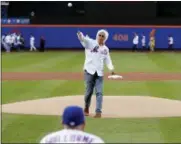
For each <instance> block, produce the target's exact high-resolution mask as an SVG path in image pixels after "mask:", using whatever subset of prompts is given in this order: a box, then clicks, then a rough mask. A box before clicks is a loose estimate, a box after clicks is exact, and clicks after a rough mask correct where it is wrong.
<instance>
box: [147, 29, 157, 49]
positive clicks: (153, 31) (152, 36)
mask: <svg viewBox="0 0 181 144" xmlns="http://www.w3.org/2000/svg"><path fill="white" fill-rule="evenodd" d="M155 32H156V29H152V31H151V32H150V42H149V48H150V51H152V52H153V51H154V50H155Z"/></svg>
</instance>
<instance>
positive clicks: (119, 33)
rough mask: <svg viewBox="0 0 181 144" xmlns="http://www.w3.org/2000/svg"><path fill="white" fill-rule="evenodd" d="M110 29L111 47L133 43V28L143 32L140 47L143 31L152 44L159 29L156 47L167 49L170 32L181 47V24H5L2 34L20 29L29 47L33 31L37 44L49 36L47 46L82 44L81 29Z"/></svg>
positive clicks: (139, 32) (74, 45)
mask: <svg viewBox="0 0 181 144" xmlns="http://www.w3.org/2000/svg"><path fill="white" fill-rule="evenodd" d="M102 28H104V29H107V30H108V32H109V39H108V41H107V45H108V47H110V48H116V49H121V48H124V49H125V48H127V49H130V48H131V47H132V39H133V32H136V33H138V35H139V36H140V40H139V47H141V34H142V33H143V32H144V33H145V35H146V41H147V42H146V43H147V45H148V40H149V33H150V31H151V30H152V29H153V28H155V29H156V48H159V49H165V48H167V47H168V35H169V34H172V35H173V37H174V42H175V44H174V48H176V49H181V26H124V25H107V26H105V25H98V26H95V25H2V34H5V33H8V32H13V31H19V32H20V33H22V35H23V37H24V38H25V43H26V47H29V37H30V34H33V35H34V36H35V39H36V40H35V41H36V44H35V45H36V46H37V47H38V46H39V39H40V36H44V37H45V39H46V48H58V49H61V48H67V49H69V48H71V49H72V48H80V47H81V44H80V42H79V40H78V39H77V35H76V33H77V31H78V30H80V31H82V32H83V33H84V34H85V35H86V34H88V35H89V36H90V37H92V38H95V35H96V33H97V30H99V29H102Z"/></svg>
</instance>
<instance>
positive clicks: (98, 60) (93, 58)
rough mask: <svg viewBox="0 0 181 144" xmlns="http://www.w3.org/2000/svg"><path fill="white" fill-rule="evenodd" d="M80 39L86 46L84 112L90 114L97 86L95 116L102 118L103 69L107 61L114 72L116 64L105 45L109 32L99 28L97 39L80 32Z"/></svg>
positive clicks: (112, 72)
mask: <svg viewBox="0 0 181 144" xmlns="http://www.w3.org/2000/svg"><path fill="white" fill-rule="evenodd" d="M77 35H78V39H79V40H80V42H81V44H82V45H83V46H84V48H85V63H84V77H85V83H86V92H85V98H84V100H85V109H84V114H85V115H86V116H89V107H90V104H91V97H92V94H93V91H94V88H95V93H96V110H95V112H96V114H95V116H94V117H95V118H100V117H101V113H102V102H103V70H104V63H106V65H107V67H108V69H109V70H110V71H111V74H114V66H113V64H112V60H111V58H110V55H109V49H108V47H107V46H106V45H105V42H106V40H107V39H108V36H109V34H108V32H107V31H106V30H103V29H101V30H99V31H98V32H97V35H96V40H94V39H91V38H89V37H88V36H86V37H85V36H84V35H83V33H82V32H78V33H77Z"/></svg>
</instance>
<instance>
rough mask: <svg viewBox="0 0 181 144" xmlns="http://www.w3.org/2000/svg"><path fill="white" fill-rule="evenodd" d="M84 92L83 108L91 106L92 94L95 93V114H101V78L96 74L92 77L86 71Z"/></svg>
mask: <svg viewBox="0 0 181 144" xmlns="http://www.w3.org/2000/svg"><path fill="white" fill-rule="evenodd" d="M84 77H85V83H86V92H85V97H84V100H85V108H89V107H90V104H91V98H92V94H93V92H94V88H95V93H96V110H95V111H96V113H102V101H103V92H102V91H103V77H102V76H98V75H97V72H96V73H95V74H94V75H91V74H89V73H88V72H87V71H86V70H85V72H84Z"/></svg>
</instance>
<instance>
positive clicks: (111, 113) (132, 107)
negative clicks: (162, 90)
mask: <svg viewBox="0 0 181 144" xmlns="http://www.w3.org/2000/svg"><path fill="white" fill-rule="evenodd" d="M69 105H79V106H82V107H83V106H84V97H83V96H65V97H54V98H46V99H38V100H30V101H23V102H16V103H10V104H4V105H2V112H6V113H17V114H36V115H58V116H60V115H61V114H62V112H63V109H64V108H65V107H66V106H69ZM90 111H91V114H94V111H95V96H93V99H92V105H91V108H90ZM172 116H181V101H178V100H169V99H163V98H155V97H149V96H104V100H103V117H110V118H119V117H120V118H121V117H172Z"/></svg>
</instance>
